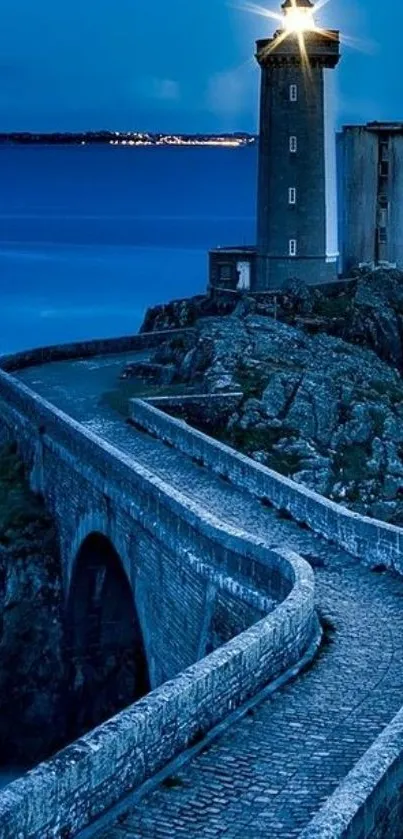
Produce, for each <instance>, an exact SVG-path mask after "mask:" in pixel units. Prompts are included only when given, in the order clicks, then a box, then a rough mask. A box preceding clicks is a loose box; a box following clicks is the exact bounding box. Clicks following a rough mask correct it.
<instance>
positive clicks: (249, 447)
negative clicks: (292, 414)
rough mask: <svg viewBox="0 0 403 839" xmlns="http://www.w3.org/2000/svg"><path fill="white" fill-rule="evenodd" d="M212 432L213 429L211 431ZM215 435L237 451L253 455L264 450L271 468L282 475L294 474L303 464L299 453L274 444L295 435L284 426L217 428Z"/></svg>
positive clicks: (267, 464) (249, 455)
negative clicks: (279, 447)
mask: <svg viewBox="0 0 403 839" xmlns="http://www.w3.org/2000/svg"><path fill="white" fill-rule="evenodd" d="M209 433H210V434H211V430H210V431H209ZM213 436H214V437H215V438H216V440H220V441H221V442H222V443H226V444H227V445H228V446H232V448H234V449H237V451H240V452H242V453H243V454H246V455H248V457H252V455H253V453H254V452H256V451H263V452H265V454H266V455H267V463H266V464H265V465H266V466H268V468H269V469H273V470H274V471H275V472H279V473H280V474H281V475H286V476H288V475H294V473H295V472H298V471H299V469H300V465H301V458H300V456H299V455H297V454H293V453H289V452H283V451H275V450H274V449H273V446H274V445H275V444H276V443H278V442H279V440H282V439H284V438H285V437H294V436H295V432H294V431H292V430H291V429H287V428H284V426H282V427H281V428H252V429H246V430H245V429H243V428H240V427H239V426H236V427H234V428H231V429H230V430H228V429H226V428H223V429H215V430H214V434H213Z"/></svg>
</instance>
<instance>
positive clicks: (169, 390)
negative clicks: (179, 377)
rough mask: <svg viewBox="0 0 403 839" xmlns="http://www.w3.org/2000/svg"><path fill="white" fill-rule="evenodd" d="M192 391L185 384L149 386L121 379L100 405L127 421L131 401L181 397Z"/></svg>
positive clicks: (103, 395) (137, 380) (136, 381)
mask: <svg viewBox="0 0 403 839" xmlns="http://www.w3.org/2000/svg"><path fill="white" fill-rule="evenodd" d="M191 392H192V391H191V389H190V388H189V387H186V386H185V385H183V384H173V385H156V384H154V383H153V384H151V383H150V384H148V383H147V382H145V381H144V380H143V379H121V380H120V381H119V382H118V384H117V386H116V388H114V389H113V390H109V391H106V392H105V393H103V394H102V396H101V398H100V403H101V404H104V405H108V407H109V408H112V409H113V410H114V411H117V413H118V414H121V415H122V416H123V417H125V419H127V418H128V417H129V415H130V411H129V402H130V399H145V398H147V397H151V396H181V395H184V394H189V393H191Z"/></svg>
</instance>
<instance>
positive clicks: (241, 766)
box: [20, 354, 403, 839]
mask: <svg viewBox="0 0 403 839" xmlns="http://www.w3.org/2000/svg"><path fill="white" fill-rule="evenodd" d="M130 357H131V358H132V357H133V354H132V355H131V356H130ZM137 357H138V356H137ZM127 360H128V356H124V357H108V358H104V359H92V360H90V361H85V362H63V363H55V364H50V365H46V366H44V367H42V368H31V369H28V370H26V371H22V372H21V374H20V378H21V379H23V380H24V382H25V383H26V384H28V385H29V386H31V387H32V388H33V389H35V390H37V391H38V392H39V393H41V394H42V395H43V396H45V397H46V398H47V399H49V401H51V402H53V403H54V404H56V405H57V406H58V407H60V408H62V409H63V410H65V411H66V412H67V413H69V414H70V415H71V416H74V417H75V418H76V419H79V420H80V421H81V422H83V424H84V425H86V426H87V427H89V428H91V429H92V430H93V431H96V432H97V433H99V434H101V435H102V436H104V437H105V438H106V439H108V440H109V441H110V442H112V443H113V444H114V445H116V446H117V447H118V448H121V449H122V450H123V451H125V453H126V454H129V455H130V456H132V457H133V458H135V459H136V460H138V461H140V462H141V463H142V464H144V465H145V466H147V467H148V468H149V469H151V470H153V471H154V472H155V473H157V474H159V475H160V476H161V477H163V478H165V479H166V480H168V481H170V482H171V483H172V484H173V485H175V486H178V487H179V488H180V489H181V491H182V492H185V493H188V494H189V496H190V497H191V498H192V499H193V500H194V499H195V498H197V499H198V501H199V503H200V505H201V506H203V507H204V508H206V509H207V510H211V511H212V512H215V513H216V512H217V509H219V510H220V514H221V518H222V520H223V521H224V522H225V521H228V522H231V523H232V524H236V525H237V526H238V527H239V526H242V527H243V528H245V529H246V530H252V531H253V532H254V533H255V534H256V535H260V534H263V533H264V534H265V537H266V538H267V535H268V534H269V538H270V541H271V543H272V545H273V546H287V547H289V548H292V549H293V550H296V551H297V552H298V553H300V554H301V555H302V556H304V557H305V558H306V559H308V560H309V561H310V562H311V563H312V565H313V566H314V568H315V574H316V584H317V601H318V609H319V611H320V613H321V615H322V617H323V618H324V619H325V625H326V626H327V631H326V642H325V644H324V645H323V647H322V649H321V651H320V653H319V656H318V658H317V659H316V661H315V662H314V664H313V666H312V667H311V668H310V669H309V670H307V671H306V672H305V673H304V674H302V675H301V676H300V677H299V678H298V679H297V680H296V681H295V682H293V683H290V684H289V685H288V686H287V687H285V688H283V689H282V690H280V691H278V692H277V693H275V694H273V695H272V696H271V698H269V699H267V700H266V701H265V702H264V703H263V704H261V705H260V706H258V707H257V708H255V710H254V712H253V713H251V714H250V715H247V716H246V717H244V718H243V719H242V720H241V721H239V722H238V723H236V724H235V725H234V726H233V727H231V728H229V729H228V730H227V732H226V733H225V734H224V735H223V736H222V737H221V738H220V739H219V740H217V741H215V742H214V743H213V744H212V745H210V747H209V748H208V749H206V750H205V751H204V752H201V753H200V754H199V755H198V756H197V757H195V758H194V759H193V760H192V761H191V762H190V763H188V764H187V765H185V766H183V767H182V768H181V769H180V770H178V772H177V773H176V774H175V779H174V782H173V783H171V784H166V785H164V784H162V785H161V786H160V787H159V788H157V789H156V790H155V791H154V792H152V793H150V794H148V795H146V796H145V797H144V798H142V799H141V800H140V802H139V803H137V804H136V806H133V805H131V806H130V805H129V804H128V811H127V813H123V815H120V816H119V817H118V818H116V821H115V823H114V824H113V825H111V826H109V827H107V828H106V829H105V828H104V829H99V830H98V829H97V827H96V825H94V828H93V835H94V836H97V837H99V839H101V837H102V839H123V837H126V838H127V839H171V838H172V837H178V839H179V837H184V838H185V839H202V838H203V839H214V837H221V836H223V837H225V839H263V837H265V839H291V838H292V837H296V836H298V834H299V833H300V831H301V829H302V828H303V827H304V826H306V824H307V823H308V821H309V820H310V818H311V817H312V816H313V815H314V813H315V812H316V811H317V810H318V808H319V807H320V805H321V804H322V803H323V802H324V801H325V800H326V798H327V797H328V796H329V795H330V794H331V793H332V792H333V790H334V789H335V787H336V786H337V784H338V783H339V782H340V781H341V779H342V778H343V777H344V776H345V775H346V774H347V772H348V771H349V770H350V769H351V768H352V766H353V764H354V763H355V762H356V761H357V760H358V758H359V757H360V756H361V755H362V754H363V753H364V752H365V751H366V749H367V748H368V747H369V746H370V745H371V743H372V742H373V740H374V738H375V737H376V736H377V735H378V734H379V733H380V731H381V730H382V729H383V728H384V726H385V725H386V724H387V723H388V722H389V721H390V720H391V719H392V717H393V716H394V715H395V714H396V713H397V711H398V710H399V708H400V707H401V705H402V704H403V580H402V579H401V578H398V577H397V576H394V575H392V574H390V573H376V572H373V571H370V570H368V569H366V568H364V567H362V566H361V565H360V564H359V563H358V562H357V561H356V560H355V559H354V558H352V557H351V556H349V555H348V554H347V553H346V552H345V551H343V550H340V549H338V548H336V547H334V546H333V545H331V544H330V543H328V542H326V540H324V539H323V538H321V537H318V536H316V535H315V534H313V533H312V532H310V531H307V530H304V529H302V528H300V527H298V525H296V524H295V523H294V522H292V521H289V520H284V519H282V518H281V517H279V515H278V514H277V513H276V512H275V511H274V510H272V509H268V508H265V507H263V506H262V505H261V504H260V503H259V502H258V501H257V500H255V499H253V498H252V497H251V496H249V495H247V494H246V493H244V492H242V491H241V490H237V489H236V488H234V487H233V486H232V485H230V484H228V483H226V482H224V481H222V480H221V479H220V478H219V477H217V476H215V475H212V474H211V473H209V472H208V471H207V470H206V469H203V468H200V467H198V466H197V465H195V464H194V463H193V462H192V461H191V460H190V459H188V458H186V457H185V456H184V455H181V454H179V453H178V452H175V451H174V450H172V449H171V448H168V447H167V446H165V445H164V444H163V443H160V442H158V441H156V440H154V439H152V438H150V437H148V436H147V435H146V434H143V433H141V432H138V431H135V430H134V429H132V428H130V427H128V426H126V425H125V424H124V423H123V422H122V420H121V418H120V417H119V416H118V415H115V414H114V413H113V411H112V410H110V409H109V408H107V407H106V406H104V405H101V404H100V403H99V396H100V394H101V393H102V392H103V391H104V390H107V389H108V388H110V387H113V385H114V383H115V381H116V376H117V374H118V369H119V366H120V365H123V364H124V363H126V361H127ZM87 835H88V834H87Z"/></svg>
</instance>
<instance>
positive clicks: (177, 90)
mask: <svg viewBox="0 0 403 839" xmlns="http://www.w3.org/2000/svg"><path fill="white" fill-rule="evenodd" d="M256 2H259V0H256ZM260 2H262V0H260ZM262 4H263V5H265V4H264V3H262ZM266 5H267V6H269V7H270V8H271V9H273V10H277V9H276V4H273V3H270V4H266ZM391 10H392V11H391ZM392 15H394V17H393V19H392ZM319 20H320V22H321V23H322V24H324V25H327V26H333V27H335V28H340V29H341V30H342V31H344V32H346V33H348V34H349V35H350V36H352V37H353V38H354V39H356V40H357V41H358V46H359V50H355V49H352V48H349V47H348V46H345V47H344V49H343V60H342V63H341V64H340V67H339V70H338V71H337V90H338V122H339V123H341V122H354V121H365V120H369V119H399V118H400V119H403V73H402V72H401V61H400V53H401V50H402V43H401V31H402V28H403V4H401V2H400V0H392V3H385V2H383V3H382V2H379V0H361V2H358V0H330V2H329V3H328V4H327V5H326V7H325V8H324V9H323V10H322V11H321V13H320V15H319ZM273 28H274V26H273V23H272V22H271V21H269V20H267V21H266V19H263V18H262V17H258V16H255V15H252V14H250V13H248V12H246V11H244V10H242V0H1V28H0V130H3V131H4V130H37V131H48V130H73V131H74V130H85V129H96V128H102V127H104V128H112V129H122V130H127V129H133V130H134V129H138V130H142V129H143V130H145V129H149V130H154V131H158V130H161V131H174V130H176V131H227V130H228V131H229V130H245V131H254V130H255V129H256V124H257V103H258V70H257V67H256V66H255V62H254V60H253V48H254V41H255V39H256V38H258V37H265V36H268V35H270V34H272V31H273Z"/></svg>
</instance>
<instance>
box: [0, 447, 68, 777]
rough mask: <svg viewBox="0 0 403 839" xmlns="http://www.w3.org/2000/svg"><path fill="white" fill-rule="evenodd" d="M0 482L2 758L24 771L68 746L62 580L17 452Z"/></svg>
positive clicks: (6, 458) (0, 468) (3, 457)
mask: <svg viewBox="0 0 403 839" xmlns="http://www.w3.org/2000/svg"><path fill="white" fill-rule="evenodd" d="M0 475H1V477H0V755H1V760H2V761H4V762H5V763H7V762H9V763H21V764H24V765H26V764H33V763H36V762H38V761H39V760H41V759H43V758H45V757H47V756H48V755H49V754H50V753H51V752H53V751H55V750H56V749H57V748H59V747H60V746H62V745H64V744H65V742H66V740H65V737H66V729H65V718H66V707H65V695H66V667H65V650H64V631H63V616H62V613H63V594H62V575H61V567H60V562H59V552H58V544H57V537H56V533H55V530H54V528H53V525H52V522H51V521H50V519H49V518H48V517H47V516H46V512H45V510H44V509H43V507H42V505H41V503H40V501H39V500H38V499H36V497H35V496H32V495H31V493H30V492H29V490H28V488H27V486H26V485H25V482H24V478H23V470H22V466H21V464H20V463H19V461H18V458H17V455H16V454H15V453H14V450H12V449H9V448H8V449H3V450H2V451H1V453H0ZM4 486H7V496H8V497H7V499H6V500H5V498H4V494H3V493H4Z"/></svg>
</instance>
